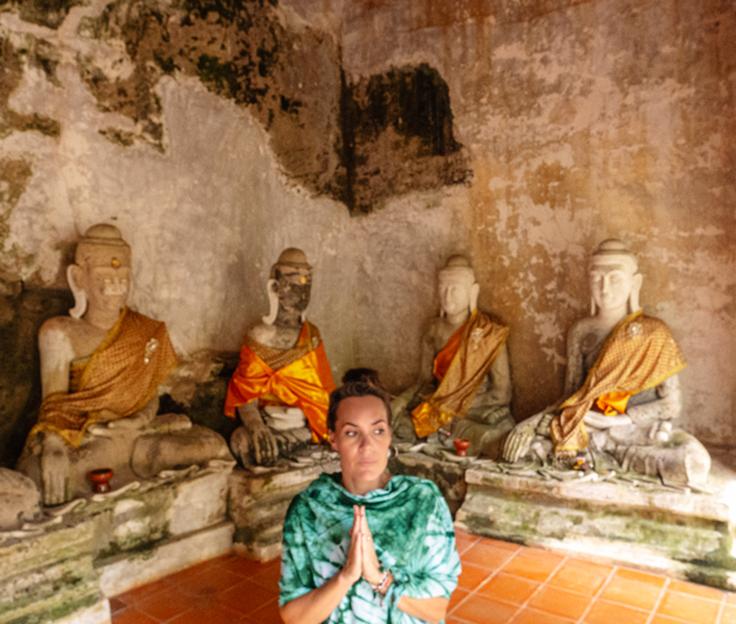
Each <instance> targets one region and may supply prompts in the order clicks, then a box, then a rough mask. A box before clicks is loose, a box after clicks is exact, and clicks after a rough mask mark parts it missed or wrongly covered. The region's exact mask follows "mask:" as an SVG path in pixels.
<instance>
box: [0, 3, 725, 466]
mask: <svg viewBox="0 0 736 624" xmlns="http://www.w3.org/2000/svg"><path fill="white" fill-rule="evenodd" d="M32 4H33V3H31V2H16V3H11V4H10V5H7V6H6V11H5V12H4V13H0V38H2V40H3V45H4V48H3V54H4V57H3V60H4V61H5V62H4V63H3V64H2V69H0V112H2V116H1V117H0V153H1V154H2V158H0V181H1V182H0V184H2V187H1V188H0V191H1V195H0V202H2V203H1V204H0V272H1V275H0V277H2V281H3V284H4V288H5V291H4V293H3V294H4V295H5V303H6V308H7V309H8V312H7V313H5V312H4V313H3V317H2V319H0V320H2V321H3V323H4V327H6V328H13V327H15V325H14V323H15V324H17V323H19V322H20V321H21V320H22V319H23V318H26V317H27V316H28V315H27V314H26V313H24V312H23V311H22V306H21V305H20V303H18V302H19V301H20V298H19V297H20V295H18V292H19V291H24V289H25V290H30V291H33V292H40V293H44V292H48V293H50V292H52V291H53V289H58V288H63V287H64V280H63V266H64V265H65V263H66V261H67V260H68V258H69V254H70V252H71V249H72V245H73V241H74V240H75V239H76V238H77V237H78V235H79V233H80V232H82V231H83V230H84V229H85V228H86V227H87V226H89V225H91V224H92V223H95V222H98V221H112V222H114V223H116V224H117V225H118V226H119V227H120V228H121V230H122V231H123V232H124V234H125V236H126V238H128V240H129V241H130V243H131V244H132V246H133V249H134V280H135V289H134V291H133V295H132V302H131V303H132V305H133V306H134V307H136V308H137V309H139V310H140V311H142V312H144V313H146V314H149V315H151V316H155V317H157V318H161V319H163V320H165V321H166V322H167V323H168V325H169V328H170V331H171V333H172V337H173V339H174V343H175V345H176V347H177V349H178V350H179V352H180V353H181V354H182V355H184V356H191V355H193V354H195V353H197V352H198V351H200V350H202V349H215V350H236V349H237V348H238V346H239V343H240V339H241V336H242V334H243V331H244V329H245V327H247V325H248V324H250V323H252V322H254V321H255V320H256V319H257V318H258V317H259V316H260V315H261V314H264V313H265V312H266V298H265V293H264V291H263V286H264V280H265V277H266V275H267V272H268V268H269V266H270V264H271V263H272V262H273V260H274V259H275V257H276V255H277V254H278V252H279V251H280V249H282V248H283V247H285V246H287V245H297V246H301V247H303V248H304V249H305V251H306V252H307V254H308V256H309V258H310V261H311V262H312V263H313V264H314V265H315V266H316V275H315V286H314V291H313V305H312V307H311V309H310V316H311V318H312V320H314V321H315V322H316V323H317V324H318V325H319V326H320V328H321V330H322V333H323V335H324V337H325V340H326V343H327V350H328V354H329V356H330V358H331V361H332V364H333V368H334V369H335V373H336V374H337V375H339V374H340V373H341V372H342V371H343V370H344V369H345V368H347V367H349V366H353V365H368V366H374V367H376V368H378V369H379V370H380V371H381V374H382V377H383V378H384V381H385V382H386V383H387V384H388V385H389V386H390V387H391V388H392V389H398V388H401V387H403V386H405V385H407V384H408V383H410V381H411V380H412V379H413V378H414V376H415V375H416V364H417V359H418V343H419V337H420V335H421V332H422V329H423V327H425V326H426V324H427V322H428V321H429V319H430V318H431V316H432V315H433V314H435V313H436V310H437V307H438V302H437V299H436V293H435V286H434V275H435V272H436V269H437V267H438V266H440V264H441V263H442V261H443V260H444V258H445V257H446V256H447V255H449V254H450V253H453V252H457V251H465V252H467V253H468V254H469V255H471V256H472V258H473V261H474V264H475V266H476V270H477V274H478V278H479V281H480V283H481V288H482V290H481V305H482V306H483V307H485V308H486V309H488V310H490V311H492V312H494V313H495V314H496V315H497V316H499V317H500V318H502V319H503V320H505V321H506V322H508V323H509V324H510V325H511V328H512V336H511V339H510V347H511V362H512V368H513V370H512V372H513V375H514V391H515V399H514V408H515V413H516V416H517V418H522V417H525V416H527V415H529V414H531V413H533V412H534V411H535V410H537V409H539V408H541V407H543V406H544V405H546V404H547V403H549V402H551V401H553V400H554V399H555V398H557V396H558V395H559V392H560V389H561V379H562V374H563V367H564V333H565V330H566V328H567V327H568V326H569V325H570V323H571V322H572V320H573V319H574V318H576V317H577V316H579V315H581V314H584V313H585V312H586V310H587V306H588V303H587V302H588V294H587V284H586V277H585V257H586V254H587V253H588V252H589V250H590V249H591V248H592V247H593V246H594V245H595V243H597V242H598V241H599V240H601V239H603V238H607V237H610V236H618V237H621V238H624V239H625V240H627V241H629V242H630V244H631V246H632V248H633V249H634V250H635V251H636V252H637V254H638V255H639V257H640V261H641V267H642V271H643V272H644V274H645V276H646V281H645V286H644V292H643V296H642V300H643V303H644V305H645V308H646V309H647V310H648V311H649V312H651V313H654V314H657V315H659V316H661V317H662V318H664V319H665V320H666V321H667V322H668V323H670V325H671V326H672V328H673V330H674V332H675V334H676V336H677V337H678V339H679V340H680V342H681V344H682V347H683V349H684V351H685V354H686V356H687V358H688V360H689V363H690V366H689V367H688V369H687V370H686V371H685V372H684V373H683V375H682V377H683V384H684V387H685V394H686V397H687V409H686V413H685V416H684V423H685V425H686V426H687V427H688V428H689V429H691V430H692V431H694V432H695V433H696V434H698V435H699V436H701V437H702V438H703V439H705V440H706V441H709V442H717V443H722V444H730V445H732V444H734V443H736V429H735V428H734V416H735V415H736V414H734V412H735V411H736V407H735V406H734V398H733V397H734V396H735V395H736V374H735V373H736V370H735V369H736V357H735V356H736V338H734V336H735V335H736V332H735V331H734V330H735V329H736V327H735V326H736V308H735V306H734V290H735V284H736V278H735V277H734V276H735V275H736V257H735V255H734V251H733V246H734V236H736V235H735V234H734V231H735V230H734V226H735V225H736V223H735V222H736V217H735V216H734V208H733V206H734V202H735V200H736V188H735V186H736V184H735V183H734V180H733V163H734V162H736V153H735V152H734V148H733V146H732V144H733V138H734V137H736V128H735V127H734V123H735V122H734V119H736V116H735V115H734V113H735V112H736V111H735V110H734V109H735V108H736V107H735V106H734V104H735V102H734V88H735V87H736V67H735V66H736V50H735V49H734V42H735V41H736V13H735V11H734V8H733V6H732V3H730V2H713V1H710V2H701V3H691V2H687V1H686V0H680V1H675V0H670V1H667V2H663V3H643V2H634V1H633V0H632V1H628V2H620V1H614V0H596V1H592V2H571V1H569V0H568V1H565V0H557V1H553V0H549V1H548V2H543V3H539V2H534V3H531V2H510V1H506V2H504V1H501V0H498V1H496V2H491V1H488V2H453V3H448V2H444V1H441V0H427V1H425V2H402V3H396V2H388V1H383V0H373V1H372V2H357V1H355V2H347V1H345V2H338V1H332V2H324V1H320V2H316V0H287V1H285V2H282V3H281V4H280V5H276V4H275V3H265V2H255V1H254V2H249V3H243V4H242V6H243V7H245V8H243V9H242V10H241V12H240V13H237V14H230V13H228V11H227V10H225V9H226V8H227V7H228V6H230V5H227V4H226V3H223V4H222V5H221V10H219V11H213V12H212V14H206V13H205V14H201V13H200V12H198V9H197V6H198V5H197V3H195V2H187V3H183V5H182V6H185V7H188V8H187V11H188V13H187V15H184V16H183V15H182V14H181V13H177V12H176V11H174V9H172V8H171V6H170V5H168V4H166V3H162V4H161V5H152V4H151V3H148V4H143V3H139V2H116V3H110V4H108V3H106V2H104V1H102V0H95V1H94V2H91V3H89V4H87V5H85V6H66V5H65V3H60V6H61V7H62V10H61V11H60V13H59V15H58V17H57V18H56V21H55V22H53V23H50V24H49V23H44V20H43V19H41V20H39V19H38V17H37V16H34V14H33V12H32V11H29V9H28V6H30V5H32ZM72 4H73V3H69V5H72ZM151 6H155V7H157V8H156V10H152V9H150V7H151ZM209 6H220V5H219V4H218V3H214V4H211V5H209ZM146 7H149V8H146ZM222 7H225V8H222ZM144 9H145V10H144ZM146 11H148V12H146ZM232 23H237V24H238V27H237V28H235V27H232ZM172 42H173V43H172ZM203 57H204V58H205V60H204V61H203V60H202V58H203ZM423 66H425V67H427V68H429V70H431V71H430V74H431V75H432V76H433V77H432V80H433V81H434V82H433V84H435V85H436V88H435V91H434V93H435V94H436V97H437V101H438V102H440V103H441V102H443V101H444V100H443V98H444V96H443V93H444V91H443V89H446V91H447V96H448V98H449V110H444V111H443V113H442V115H443V116H442V118H441V119H440V120H439V121H437V120H435V121H437V123H436V126H437V127H436V128H435V130H437V129H439V131H441V133H442V134H441V136H443V137H447V136H449V137H451V141H449V143H450V144H453V145H454V144H457V149H455V150H454V151H448V152H445V153H442V152H441V150H439V151H438V150H436V149H435V151H432V149H429V148H428V147H427V145H428V144H431V143H432V141H431V140H429V143H428V142H427V140H426V139H427V137H426V136H423V135H422V133H421V132H416V133H414V134H412V133H411V132H409V131H407V129H406V127H405V125H402V122H401V120H398V119H389V120H387V122H386V123H385V124H383V125H380V124H373V118H372V117H370V115H369V116H368V117H366V116H365V115H364V114H363V112H364V111H369V112H370V111H371V110H374V109H372V108H371V102H373V100H372V99H371V97H372V96H371V93H372V92H371V90H370V88H369V87H368V86H367V85H369V84H371V78H372V77H373V78H374V83H375V82H376V81H377V82H378V83H379V84H381V85H384V87H385V85H387V84H388V85H392V84H396V85H397V86H396V89H397V90H401V89H403V90H404V91H406V89H409V90H410V91H411V89H413V88H414V87H413V86H412V85H413V84H414V83H413V82H412V81H411V79H409V80H408V81H407V80H404V79H403V78H402V79H400V80H397V79H396V78H395V77H396V76H400V77H401V76H409V77H411V76H412V75H416V73H413V72H415V70H416V68H419V67H423ZM423 71H424V70H423ZM432 72H436V74H437V78H435V77H434V74H432ZM375 77H382V78H380V79H376V78H375ZM407 85H409V86H407ZM443 85H446V86H443ZM379 92H380V93H382V94H384V95H382V96H381V97H386V98H389V99H390V98H391V97H394V96H392V95H391V93H390V92H389V93H388V95H385V93H386V90H385V88H383V87H382V90H380V91H379ZM373 93H375V91H374V92H373ZM415 94H416V93H415V92H411V93H410V94H409V97H408V99H406V98H405V100H406V101H408V102H410V106H409V107H411V102H413V101H415V99H416V98H415V97H414V96H415ZM282 96H283V97H282ZM396 97H398V96H396ZM284 98H285V99H284ZM374 99H375V98H374ZM351 107H352V108H351ZM384 109H385V110H389V111H397V110H398V111H401V110H402V109H401V108H400V107H399V108H393V109H392V108H391V107H390V106H388V107H384ZM346 110H352V111H353V112H355V111H357V114H356V116H355V117H354V118H355V119H358V120H364V121H361V123H360V124H358V131H357V133H356V132H355V130H356V128H355V127H352V128H350V127H346V126H345V119H346V115H345V111H346ZM382 110H383V109H382ZM389 114H395V112H394V113H389ZM376 128H378V129H376ZM448 132H449V133H450V134H447V133H448ZM430 134H431V133H430ZM435 136H438V135H437V133H436V132H435ZM346 137H353V138H354V139H355V140H357V141H359V142H360V141H362V142H363V143H362V144H360V145H358V146H357V147H356V146H352V148H351V147H350V146H349V145H348V146H346ZM430 139H431V136H430ZM435 143H436V141H435ZM372 146H377V147H376V150H378V149H380V158H379V160H378V161H375V162H370V163H369V164H370V167H369V166H367V165H366V161H369V160H370V158H368V157H365V158H363V157H362V156H361V154H367V155H368V156H371V155H373V154H375V153H376V150H373V151H371V148H372ZM348 148H350V149H353V152H352V153H353V155H355V154H357V155H358V156H359V158H357V159H355V160H354V161H352V162H353V165H350V162H351V161H350V159H349V158H346V153H349V152H350V149H348ZM361 150H362V151H361ZM407 163H409V165H407ZM349 165H350V166H354V167H356V169H355V171H357V174H356V175H355V178H354V179H355V180H358V181H359V182H360V181H361V180H365V181H366V183H365V185H364V187H363V188H362V189H361V190H360V192H361V193H362V195H361V196H362V197H366V198H368V199H367V200H366V202H367V214H361V215H358V216H353V217H351V216H350V210H349V207H348V206H346V205H345V199H346V195H345V188H346V179H347V178H348V177H349V176H348V175H347V173H346V172H347V171H348V169H349ZM361 167H363V168H362V169H361ZM395 171H400V172H401V175H400V176H397V175H395ZM428 172H429V173H428ZM371 202H374V203H371ZM352 207H353V208H354V207H355V206H352ZM364 208H365V206H364ZM57 299H58V298H57ZM8 302H10V303H8ZM56 308H58V305H57V306H56V307H54V306H51V307H49V310H48V311H47V312H46V313H51V310H52V309H53V310H56ZM38 315H41V316H42V315H43V311H41V312H38V313H37V316H38ZM34 318H35V317H34ZM11 333H12V332H11ZM9 335H10V334H9ZM28 348H31V347H30V346H27V347H26V349H28ZM3 349H5V350H6V352H7V351H8V350H11V351H12V349H11V348H10V347H8V346H7V344H6V343H5V342H4V343H3ZM13 349H15V351H13V353H17V352H18V349H17V348H16V347H13ZM14 357H15V356H14ZM13 383H14V382H12V380H11V379H10V377H8V376H5V377H4V378H3V382H2V383H0V385H2V384H5V386H6V387H5V391H6V392H8V393H10V394H12V392H13V387H8V386H12V384H13ZM21 403H22V401H21ZM32 403H33V402H32V401H30V404H32ZM18 404H19V402H18V401H15V403H13V407H12V409H11V407H10V402H8V403H7V404H6V406H4V407H3V410H4V411H3V413H2V420H3V427H4V428H2V429H0V437H2V436H5V438H4V439H10V437H12V436H11V435H10V434H11V433H12V432H14V431H15V432H17V431H18V429H19V428H20V429H22V428H24V427H27V426H28V416H27V413H28V411H29V409H30V408H29V406H28V405H26V406H25V407H24V408H22V409H21V408H19V407H18ZM31 407H32V405H31ZM21 411H22V412H23V413H24V414H26V416H22V415H21V414H20V413H19V412H21ZM9 436H10V437H9ZM15 437H16V438H17V437H18V436H17V434H16V436H15ZM8 452H11V451H6V452H5V454H4V456H5V457H7V456H8ZM0 455H3V452H2V450H0Z"/></svg>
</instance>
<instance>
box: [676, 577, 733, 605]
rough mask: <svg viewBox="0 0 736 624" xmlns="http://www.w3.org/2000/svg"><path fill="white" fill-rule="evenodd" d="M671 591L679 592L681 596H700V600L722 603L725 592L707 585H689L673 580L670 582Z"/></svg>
mask: <svg viewBox="0 0 736 624" xmlns="http://www.w3.org/2000/svg"><path fill="white" fill-rule="evenodd" d="M667 589H669V591H673V592H679V593H681V594H688V595H690V596H698V597H699V598H707V599H708V600H716V601H720V600H721V598H722V597H723V592H722V591H721V590H720V589H716V588H715V587H707V586H706V585H697V584H696V583H688V582H687V581H680V580H677V579H673V580H672V581H670V584H669V587H668V588H667Z"/></svg>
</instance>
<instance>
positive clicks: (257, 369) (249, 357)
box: [225, 323, 335, 442]
mask: <svg viewBox="0 0 736 624" xmlns="http://www.w3.org/2000/svg"><path fill="white" fill-rule="evenodd" d="M248 340H249V339H246V342H245V344H243V347H242V349H241V350H240V362H239V364H238V367H237V369H236V370H235V372H234V373H233V376H232V377H231V379H230V383H229V384H228V387H227V397H226V399H225V415H226V416H229V417H230V418H234V417H235V410H236V408H237V407H238V406H240V405H245V404H246V403H249V402H250V401H252V400H253V399H258V402H259V404H260V405H288V406H292V407H299V408H300V409H301V410H302V411H303V412H304V416H306V418H307V422H308V423H309V428H310V429H311V430H312V438H313V440H314V441H315V442H317V441H321V440H324V439H325V438H326V437H327V407H328V405H329V400H330V392H332V390H333V389H334V387H335V383H334V382H333V380H332V372H331V370H330V364H329V362H328V361H327V355H326V353H325V349H324V344H323V343H322V340H321V339H320V337H319V332H318V331H317V328H316V327H314V325H311V324H310V323H304V324H303V325H302V329H301V331H300V333H299V338H298V339H297V344H296V345H295V348H296V349H301V350H302V351H303V354H302V355H301V356H299V357H297V358H296V359H294V360H292V361H291V362H288V363H287V364H285V365H283V366H281V367H280V368H275V369H274V368H271V366H269V364H268V363H267V362H266V361H265V360H264V359H262V358H261V357H260V356H259V355H258V354H257V353H256V352H255V350H254V349H255V348H257V345H256V344H254V343H251V344H250V345H249V344H248Z"/></svg>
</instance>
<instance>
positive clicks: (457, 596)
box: [447, 587, 470, 613]
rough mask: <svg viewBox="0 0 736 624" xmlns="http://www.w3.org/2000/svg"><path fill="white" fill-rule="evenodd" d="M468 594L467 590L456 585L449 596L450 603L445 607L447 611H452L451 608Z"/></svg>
mask: <svg viewBox="0 0 736 624" xmlns="http://www.w3.org/2000/svg"><path fill="white" fill-rule="evenodd" d="M469 595H470V592H469V591H465V590H464V589H463V588H462V587H458V588H457V589H456V590H455V591H454V592H452V596H450V604H449V605H448V607H447V612H448V613H452V610H453V609H454V608H455V607H457V605H458V604H460V603H461V602H462V601H463V600H465V599H466V598H467V597H468V596H469Z"/></svg>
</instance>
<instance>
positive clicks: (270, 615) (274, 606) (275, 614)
mask: <svg viewBox="0 0 736 624" xmlns="http://www.w3.org/2000/svg"><path fill="white" fill-rule="evenodd" d="M245 622H248V624H282V619H281V616H280V615H279V601H278V600H276V599H274V600H272V601H271V602H269V603H267V604H265V605H264V606H262V607H261V608H260V609H256V610H255V611H254V612H253V613H251V614H250V615H247V616H246V617H245Z"/></svg>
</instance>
